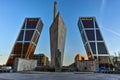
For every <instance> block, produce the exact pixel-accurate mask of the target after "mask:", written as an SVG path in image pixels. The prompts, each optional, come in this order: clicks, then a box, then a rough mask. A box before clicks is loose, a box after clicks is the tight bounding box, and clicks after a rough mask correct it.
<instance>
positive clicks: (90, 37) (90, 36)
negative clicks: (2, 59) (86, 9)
mask: <svg viewBox="0 0 120 80" xmlns="http://www.w3.org/2000/svg"><path fill="white" fill-rule="evenodd" d="M85 32H86V34H87V38H88V40H89V41H95V35H94V30H85Z"/></svg>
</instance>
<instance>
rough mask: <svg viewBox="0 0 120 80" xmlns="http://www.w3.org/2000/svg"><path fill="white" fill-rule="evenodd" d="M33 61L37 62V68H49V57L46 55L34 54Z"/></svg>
mask: <svg viewBox="0 0 120 80" xmlns="http://www.w3.org/2000/svg"><path fill="white" fill-rule="evenodd" d="M33 59H35V60H37V66H42V67H48V66H49V60H48V57H47V56H46V55H44V54H34V57H33Z"/></svg>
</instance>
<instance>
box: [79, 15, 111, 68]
mask: <svg viewBox="0 0 120 80" xmlns="http://www.w3.org/2000/svg"><path fill="white" fill-rule="evenodd" d="M78 28H79V30H80V34H81V37H82V41H83V44H84V47H85V50H86V53H87V56H88V59H89V60H93V59H95V60H97V61H98V64H99V66H106V67H108V66H109V65H110V64H112V63H113V62H112V60H111V59H110V55H109V52H108V49H107V47H106V45H105V41H104V39H103V37H102V34H101V32H100V29H99V26H98V24H97V22H96V19H95V17H81V18H79V21H78Z"/></svg>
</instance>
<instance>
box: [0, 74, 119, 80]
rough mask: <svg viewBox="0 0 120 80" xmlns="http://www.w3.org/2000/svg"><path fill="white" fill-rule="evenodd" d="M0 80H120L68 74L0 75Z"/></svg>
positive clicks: (92, 75)
mask: <svg viewBox="0 0 120 80" xmlns="http://www.w3.org/2000/svg"><path fill="white" fill-rule="evenodd" d="M0 80H120V74H102V73H68V72H67V73H57V72H55V73H54V72H41V73H37V74H32V73H30V74H28V73H0Z"/></svg>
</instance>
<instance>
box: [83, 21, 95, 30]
mask: <svg viewBox="0 0 120 80" xmlns="http://www.w3.org/2000/svg"><path fill="white" fill-rule="evenodd" d="M82 23H83V25H84V28H94V24H93V20H82Z"/></svg>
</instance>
